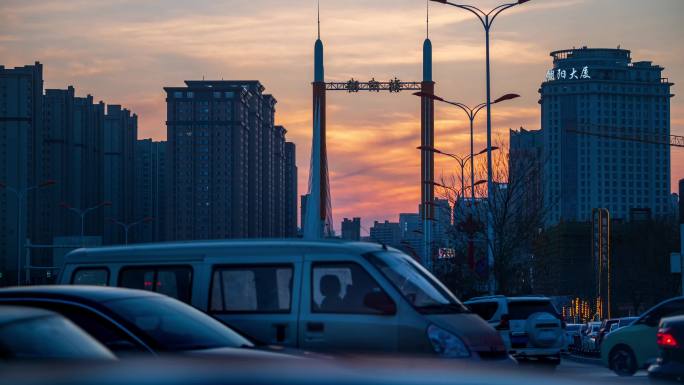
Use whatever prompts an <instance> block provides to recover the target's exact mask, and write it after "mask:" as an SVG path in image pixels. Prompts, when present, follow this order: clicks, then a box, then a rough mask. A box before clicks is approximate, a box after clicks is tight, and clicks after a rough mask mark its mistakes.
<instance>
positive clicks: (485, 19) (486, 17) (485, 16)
mask: <svg viewBox="0 0 684 385" xmlns="http://www.w3.org/2000/svg"><path fill="white" fill-rule="evenodd" d="M431 1H435V2H438V3H442V4H448V5H451V6H454V7H457V8H461V9H465V10H466V11H469V12H471V13H473V14H474V15H475V16H477V18H478V19H480V22H481V23H482V27H483V28H484V30H485V66H486V80H487V104H486V106H487V148H488V149H490V148H491V146H492V108H491V104H492V102H491V79H490V66H489V30H490V29H491V27H492V24H493V23H494V19H496V17H497V16H498V15H499V14H500V13H501V12H503V11H505V10H507V9H509V8H512V7H514V6H516V5H518V4H523V3H527V2H528V1H530V0H518V1H517V2H515V3H507V4H502V5H499V6H498V7H496V8H494V9H492V10H491V11H489V12H484V11H483V10H481V9H479V8H477V7H475V6H472V5H467V4H455V3H452V2H449V1H447V0H431ZM493 187H494V186H493V183H492V152H491V150H489V151H487V200H488V201H490V200H491V195H492V191H493ZM489 204H490V205H491V202H490V203H489ZM487 211H488V212H490V211H491V210H487ZM487 239H488V242H487V243H488V247H487V259H488V262H489V263H488V265H489V294H494V250H493V247H494V245H493V244H494V227H493V225H492V218H491V215H488V218H487Z"/></svg>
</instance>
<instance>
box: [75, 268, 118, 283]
mask: <svg viewBox="0 0 684 385" xmlns="http://www.w3.org/2000/svg"><path fill="white" fill-rule="evenodd" d="M108 282H109V270H107V269H106V268H103V267H99V268H92V269H91V268H81V269H77V270H76V271H74V274H73V275H72V276H71V284H72V285H93V286H107V283H108Z"/></svg>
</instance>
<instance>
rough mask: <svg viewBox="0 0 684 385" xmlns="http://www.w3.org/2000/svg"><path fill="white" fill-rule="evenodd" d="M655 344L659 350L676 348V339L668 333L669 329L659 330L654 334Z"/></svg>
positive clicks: (677, 345)
mask: <svg viewBox="0 0 684 385" xmlns="http://www.w3.org/2000/svg"><path fill="white" fill-rule="evenodd" d="M656 342H657V343H658V346H660V347H661V348H677V347H679V344H678V343H677V339H676V338H675V337H674V336H673V335H672V333H670V330H669V329H660V330H658V334H656Z"/></svg>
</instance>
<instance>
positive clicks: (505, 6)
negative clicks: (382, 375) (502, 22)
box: [487, 3, 520, 26]
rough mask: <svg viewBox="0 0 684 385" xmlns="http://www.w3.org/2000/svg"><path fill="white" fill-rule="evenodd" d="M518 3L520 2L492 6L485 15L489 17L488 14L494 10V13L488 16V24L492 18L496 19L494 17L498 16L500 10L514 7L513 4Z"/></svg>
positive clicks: (491, 21) (490, 23)
mask: <svg viewBox="0 0 684 385" xmlns="http://www.w3.org/2000/svg"><path fill="white" fill-rule="evenodd" d="M518 4H520V3H510V4H502V5H500V6H498V7H496V8H494V9H492V10H491V11H489V13H488V14H487V17H488V18H489V15H490V14H491V13H492V12H494V14H493V15H492V17H491V18H489V25H490V26H491V25H492V23H493V22H494V19H496V17H497V16H499V14H500V13H501V12H503V11H505V10H507V9H508V8H511V7H515V6H516V5H518Z"/></svg>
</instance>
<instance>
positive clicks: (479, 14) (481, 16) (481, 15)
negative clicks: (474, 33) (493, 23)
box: [431, 0, 489, 28]
mask: <svg viewBox="0 0 684 385" xmlns="http://www.w3.org/2000/svg"><path fill="white" fill-rule="evenodd" d="M431 1H434V2H437V3H442V4H448V5H451V6H454V7H458V8H461V9H465V10H466V11H469V12H472V13H473V15H475V16H477V18H478V19H480V22H481V23H482V26H483V27H485V28H489V26H488V25H487V22H486V21H485V20H486V18H487V14H486V13H484V12H483V11H482V10H481V9H480V8H477V7H474V6H472V5H467V4H455V3H452V2H450V1H446V0H431Z"/></svg>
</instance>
